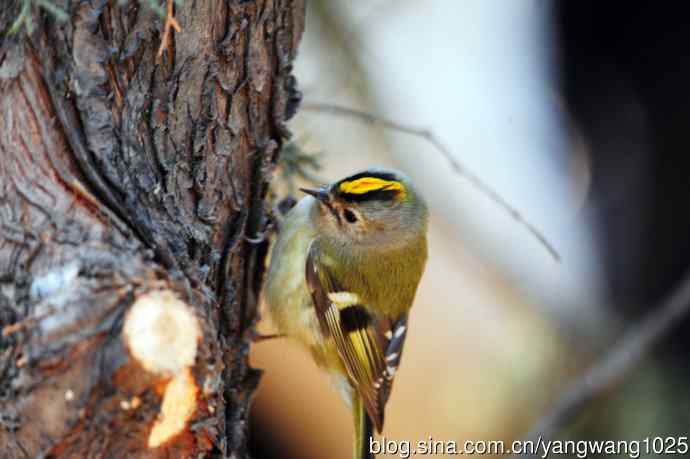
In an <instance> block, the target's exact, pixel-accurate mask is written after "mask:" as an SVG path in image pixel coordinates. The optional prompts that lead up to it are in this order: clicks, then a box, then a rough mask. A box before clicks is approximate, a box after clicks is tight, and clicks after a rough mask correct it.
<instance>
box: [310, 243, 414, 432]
mask: <svg viewBox="0 0 690 459" xmlns="http://www.w3.org/2000/svg"><path fill="white" fill-rule="evenodd" d="M306 280H307V285H308V286H309V290H310V292H311V295H312V299H313V301H314V307H315V309H316V315H317V317H318V319H319V323H320V325H321V332H322V333H323V335H324V338H326V339H328V338H332V339H333V341H334V342H335V345H336V348H337V350H338V354H339V356H340V359H341V360H342V362H343V364H344V366H345V368H346V369H347V373H348V376H349V379H350V383H351V384H352V386H353V387H354V388H355V390H356V391H357V392H358V393H359V395H360V396H361V397H362V400H363V401H364V406H365V408H366V410H367V413H368V414H369V417H370V419H371V420H372V422H373V423H374V426H375V427H376V430H377V431H378V432H381V430H382V428H383V414H384V408H385V405H386V402H387V401H388V397H389V395H390V391H391V388H392V385H393V379H394V377H395V372H396V370H397V369H398V365H399V363H400V358H401V356H402V349H403V344H404V342H405V336H406V332H407V314H402V315H401V316H399V317H395V318H393V317H387V316H385V315H377V314H372V313H371V312H370V311H372V310H373V309H375V308H372V307H371V306H372V305H364V304H361V303H360V299H359V295H358V294H357V292H349V291H346V290H344V289H343V288H342V286H341V284H340V283H339V281H338V279H337V277H336V276H335V275H334V273H333V272H332V270H330V269H329V268H328V266H327V265H326V264H324V263H322V262H320V260H319V251H318V248H317V246H316V244H312V246H311V247H310V249H309V256H308V257H307V264H306ZM367 306H369V307H367Z"/></svg>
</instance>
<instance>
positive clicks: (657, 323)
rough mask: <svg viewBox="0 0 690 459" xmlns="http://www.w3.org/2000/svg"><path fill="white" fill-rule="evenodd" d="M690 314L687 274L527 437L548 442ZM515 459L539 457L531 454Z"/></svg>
mask: <svg viewBox="0 0 690 459" xmlns="http://www.w3.org/2000/svg"><path fill="white" fill-rule="evenodd" d="M689 313H690V273H687V274H686V276H685V277H684V278H683V281H682V282H681V283H680V285H679V286H678V287H677V288H676V290H675V291H674V292H673V293H672V294H670V295H669V296H668V297H667V298H666V299H665V300H664V301H662V303H661V304H660V305H659V306H657V307H655V308H654V309H653V310H652V311H650V312H649V313H648V315H647V317H645V318H644V319H642V321H641V322H640V323H638V324H637V325H635V326H633V327H632V328H631V329H630V330H629V331H628V332H626V333H625V335H624V336H623V337H622V338H621V339H620V341H619V342H618V343H617V344H616V345H615V346H614V347H613V349H612V350H611V351H610V352H609V353H608V354H607V355H605V356H604V357H603V358H602V359H601V361H600V362H599V363H598V364H596V365H594V366H593V367H592V368H590V369H589V370H588V371H587V372H586V373H585V374H584V375H583V376H582V377H581V378H580V379H579V380H577V381H576V382H575V383H574V384H573V385H572V386H571V387H570V389H568V390H567V391H566V392H565V393H564V395H563V396H562V397H561V398H560V399H559V401H558V402H557V403H556V405H555V406H554V407H553V409H552V410H551V412H550V413H548V414H547V415H546V416H544V417H543V418H542V419H541V420H540V421H539V422H538V423H537V424H536V426H535V427H534V429H532V431H531V432H530V433H529V434H528V435H527V438H528V440H532V441H533V443H532V444H533V445H536V444H537V440H538V439H539V438H541V439H542V441H548V440H549V439H550V438H553V437H554V436H555V435H557V434H558V433H559V432H560V431H562V430H563V429H564V428H565V427H567V426H568V425H569V424H570V423H571V422H572V421H574V420H575V419H576V418H577V416H578V415H579V414H580V413H581V412H582V411H583V410H584V409H585V408H586V407H587V405H588V404H589V403H590V402H591V401H592V400H594V399H596V398H597V397H599V396H601V395H602V394H603V393H604V392H605V391H606V390H609V389H611V388H613V387H614V386H616V385H617V384H619V383H620V382H621V381H622V380H623V379H624V377H625V376H626V374H627V373H628V372H630V370H631V369H633V368H634V366H635V365H636V364H638V363H639V362H640V361H641V360H642V359H643V358H644V357H645V356H646V354H648V353H649V352H650V351H651V349H652V348H653V347H654V345H655V344H656V343H658V342H659V340H660V339H662V338H664V337H665V336H666V335H667V334H668V333H670V332H671V331H672V330H673V328H674V327H675V326H676V325H678V324H679V323H680V322H681V321H682V319H684V318H686V317H687V316H688V314H689ZM516 457H539V452H538V451H534V454H524V455H516Z"/></svg>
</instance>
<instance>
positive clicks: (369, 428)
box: [352, 394, 375, 459]
mask: <svg viewBox="0 0 690 459" xmlns="http://www.w3.org/2000/svg"><path fill="white" fill-rule="evenodd" d="M352 414H353V416H352V417H353V418H354V420H355V444H354V454H353V457H354V459H373V458H374V457H375V456H374V455H373V454H372V453H371V452H370V439H371V438H372V435H373V433H374V426H373V424H372V422H371V419H369V415H368V414H367V411H366V409H365V408H364V401H363V400H362V397H360V395H359V394H354V397H353V400H352Z"/></svg>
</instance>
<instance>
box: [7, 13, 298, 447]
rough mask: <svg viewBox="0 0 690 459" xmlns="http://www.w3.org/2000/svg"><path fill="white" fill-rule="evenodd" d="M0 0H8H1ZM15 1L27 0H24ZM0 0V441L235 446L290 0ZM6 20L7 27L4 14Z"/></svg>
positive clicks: (288, 99) (280, 132)
mask: <svg viewBox="0 0 690 459" xmlns="http://www.w3.org/2000/svg"><path fill="white" fill-rule="evenodd" d="M5 1H7V0H5ZM23 1H29V0H23ZM22 3H23V2H20V1H16V0H13V1H9V2H8V3H3V5H2V6H1V7H0V329H1V330H2V333H1V335H0V457H2V458H25V457H32V458H33V457H61V458H62V457H74V458H85V457H113V458H121V457H195V458H196V457H226V456H230V457H238V458H239V457H246V456H247V451H246V438H247V411H248V403H249V398H250V397H251V394H252V391H253V390H254V388H255V387H256V384H257V382H258V379H259V373H258V372H257V371H256V370H253V369H251V368H250V367H249V366H248V361H247V351H248V346H249V339H250V333H251V327H252V323H253V320H254V314H255V313H254V311H255V306H256V298H257V295H258V290H259V288H260V281H261V274H262V271H263V256H264V254H265V252H266V250H265V249H266V243H265V242H261V237H260V236H261V235H262V234H263V231H264V229H265V225H266V214H265V210H264V207H265V206H264V198H265V196H266V190H267V183H268V180H269V179H270V177H271V172H272V168H273V166H274V164H275V162H276V160H277V157H278V152H279V150H280V146H281V141H282V139H284V138H285V137H286V136H287V134H288V133H287V130H286V129H285V126H284V122H285V121H286V120H287V119H288V118H289V117H290V116H291V115H292V114H293V113H294V111H295V109H296V105H297V103H298V101H299V97H298V96H299V94H298V93H297V91H296V90H295V81H294V78H293V77H292V75H291V62H292V60H293V58H294V57H295V53H296V49H297V45H298V43H299V40H300V37H301V33H302V30H303V26H304V3H303V0H256V1H241V0H184V3H183V4H182V5H177V4H176V6H175V11H174V14H175V17H176V18H177V21H178V22H179V24H180V25H181V27H182V30H181V32H178V33H174V34H173V35H172V36H171V37H170V38H171V39H170V41H169V43H168V46H167V48H166V49H165V50H164V52H163V55H162V56H161V57H157V51H158V48H159V46H160V44H161V37H162V33H161V32H162V30H163V22H164V20H162V19H161V18H160V17H159V16H158V15H157V14H156V13H155V12H153V11H151V10H150V9H149V8H147V7H146V6H145V4H146V3H147V0H141V1H136V0H129V2H128V3H127V4H125V5H122V6H120V5H119V3H118V1H116V0H111V1H107V0H90V1H89V0H83V1H70V0H54V3H55V4H56V5H57V6H58V7H60V8H62V9H63V10H64V11H66V12H67V13H68V15H69V20H68V21H66V22H59V21H57V20H56V19H55V17H54V16H53V15H52V14H50V13H49V12H46V11H44V10H38V9H37V8H38V7H36V6H34V7H32V8H33V10H32V17H33V24H34V29H33V31H32V32H31V33H30V34H29V33H27V30H28V29H26V28H24V29H22V30H20V32H19V33H17V34H15V35H8V34H7V33H6V31H7V30H8V28H9V26H10V24H12V22H13V21H14V20H15V18H16V17H17V16H18V15H19V12H20V9H21V6H22V5H21V4H22ZM2 31H4V32H2Z"/></svg>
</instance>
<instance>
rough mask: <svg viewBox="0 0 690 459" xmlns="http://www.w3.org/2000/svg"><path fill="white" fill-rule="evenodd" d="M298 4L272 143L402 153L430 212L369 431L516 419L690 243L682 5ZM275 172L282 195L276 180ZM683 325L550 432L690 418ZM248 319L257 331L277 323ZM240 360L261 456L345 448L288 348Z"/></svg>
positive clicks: (391, 161) (642, 305)
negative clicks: (299, 102)
mask: <svg viewBox="0 0 690 459" xmlns="http://www.w3.org/2000/svg"><path fill="white" fill-rule="evenodd" d="M307 3H308V12H307V28H306V32H305V36H304V39H303V42H302V46H301V51H300V56H299V58H298V62H297V69H296V70H297V75H298V78H299V82H300V87H301V89H302V91H303V92H304V102H303V106H302V109H301V110H300V112H299V114H298V115H297V117H296V118H295V119H294V120H293V121H292V122H291V126H290V127H291V129H292V131H293V133H294V138H293V141H294V143H293V144H292V145H291V146H290V150H291V152H292V153H291V154H290V155H285V154H284V157H285V158H287V159H290V158H292V160H293V164H294V161H298V160H299V158H297V156H295V155H300V154H306V155H309V157H310V158H316V159H317V160H318V162H319V163H320V164H321V166H322V168H321V170H318V171H312V174H313V175H315V176H316V177H317V178H318V179H320V180H322V181H324V182H328V181H332V180H335V179H338V178H341V177H343V176H345V175H347V174H350V173H352V172H354V171H356V170H358V169H363V168H366V167H368V166H371V165H387V166H392V167H395V168H398V169H401V170H403V171H404V172H406V173H407V174H408V175H410V176H411V177H412V178H413V180H414V181H415V182H416V183H417V184H418V187H419V188H420V189H421V191H422V193H423V194H424V195H425V196H426V198H427V200H428V202H429V204H430V207H431V212H432V216H431V226H430V234H429V244H430V256H429V264H428V266H427V270H426V273H425V275H424V278H423V279H422V283H421V285H420V288H419V291H418V295H417V299H416V303H415V307H414V308H413V310H412V315H411V327H410V331H409V333H408V338H407V343H406V348H405V356H404V359H403V363H402V366H401V369H400V371H399V372H398V376H397V378H396V382H395V386H394V389H393V393H392V396H391V398H390V401H389V403H388V407H387V410H386V425H385V432H384V435H385V437H386V438H388V439H395V440H409V441H413V442H414V441H417V440H423V439H428V437H429V436H431V437H433V438H434V439H439V440H455V441H456V442H457V443H458V445H460V444H462V442H464V441H465V440H475V441H476V440H505V441H507V442H510V441H512V440H513V439H517V438H521V437H522V436H523V435H524V434H525V433H526V432H527V431H528V430H530V428H531V427H532V426H533V424H534V423H535V422H536V421H537V420H538V419H539V418H540V415H542V414H544V413H545V412H547V411H548V409H549V407H550V406H551V405H552V404H553V403H554V401H555V400H557V399H558V395H559V394H560V393H562V391H563V390H564V389H565V388H566V387H567V386H568V383H569V382H571V381H573V379H574V378H576V377H577V375H579V374H581V373H582V372H583V371H584V369H586V368H587V367H588V366H590V365H591V364H592V363H593V362H596V361H597V360H598V359H599V358H600V356H601V355H603V354H604V353H605V352H606V351H607V350H608V349H609V348H610V347H611V345H612V344H613V343H614V342H615V341H616V340H617V338H618V337H619V336H620V335H621V333H622V332H624V331H625V330H626V329H627V328H628V327H629V326H630V324H632V323H634V322H635V321H637V320H639V318H640V317H642V316H643V315H644V314H646V313H649V312H652V311H653V309H654V306H655V305H656V304H657V303H658V301H659V300H660V299H661V298H663V296H664V295H665V294H666V293H668V292H669V291H670V289H671V288H673V287H674V285H675V284H676V282H677V281H678V280H679V279H680V277H681V276H682V275H683V274H684V272H685V269H686V265H687V264H688V260H689V259H690V257H689V255H690V243H689V242H688V240H689V238H688V234H689V231H690V208H689V204H690V199H689V197H690V194H689V192H690V181H689V180H688V172H690V154H689V152H690V92H689V91H688V90H687V88H686V86H687V84H688V81H690V65H689V60H688V58H687V55H688V50H687V46H688V43H690V28H689V27H688V26H687V21H686V20H685V19H684V18H685V15H684V14H683V11H682V10H681V8H682V6H681V5H682V3H680V2H679V3H678V4H677V5H678V6H674V5H675V4H674V3H670V2H669V3H665V4H664V6H663V8H661V7H659V6H654V4H653V3H652V2H618V1H611V2H594V1H577V2H575V1H573V2H560V3H559V2H552V1H546V0H511V1H505V0H463V1H454V0H427V1H425V2H414V1H410V0H402V1H391V0H377V1H367V2H364V1H345V0H338V1H333V0H321V1H317V0H309V1H308V2H307ZM323 104H325V105H337V106H344V107H351V108H355V109H358V110H362V111H364V112H367V113H371V114H374V115H376V116H380V117H383V118H386V119H390V120H394V121H396V122H397V123H399V124H401V125H404V126H413V127H416V128H425V129H429V130H430V131H431V132H433V134H434V136H435V137H436V138H437V139H438V140H439V141H440V142H441V143H443V144H444V145H445V146H446V147H447V148H448V150H450V151H451V152H452V154H453V155H454V157H456V158H457V159H458V160H459V161H461V162H462V163H463V164H464V165H465V166H467V167H468V168H469V169H470V170H472V171H473V172H474V173H475V174H476V175H477V176H479V177H480V178H481V179H482V180H483V181H484V182H485V183H487V184H488V185H489V186H490V187H492V188H493V189H495V190H496V191H497V192H498V193H499V194H500V195H501V196H502V197H503V198H504V199H505V200H506V201H508V202H509V203H510V204H511V205H512V206H513V207H515V208H516V209H518V210H519V211H520V213H521V214H522V215H523V216H524V217H525V218H526V219H527V220H529V221H530V222H531V223H532V224H533V225H535V226H536V227H538V228H539V229H540V230H541V231H542V232H543V233H544V235H545V236H546V238H547V239H548V240H549V241H550V242H551V243H552V244H553V245H554V246H555V247H556V248H557V250H558V251H559V253H560V255H561V257H562V261H561V262H560V263H558V262H556V261H554V259H553V258H552V257H550V255H549V253H548V252H547V251H546V250H545V249H544V248H543V247H542V246H541V245H540V244H539V243H538V241H537V240H536V239H535V238H534V237H533V236H532V235H531V234H530V233H529V232H528V231H526V229H525V228H524V227H522V226H520V225H519V224H518V223H516V222H515V220H513V219H512V218H511V217H510V216H509V215H508V214H507V213H506V212H505V211H504V210H502V209H501V208H500V207H499V206H497V205H496V204H495V203H493V202H492V201H491V200H490V199H488V198H487V197H486V196H485V195H483V194H482V193H480V192H478V191H477V190H476V189H475V188H474V187H472V186H471V185H470V184H469V183H468V181H467V180H466V179H465V178H463V177H462V176H459V175H458V174H457V173H455V172H453V170H452V168H451V167H450V166H449V164H448V161H447V160H445V159H444V157H443V156H442V155H441V154H440V152H439V151H438V149H435V148H434V146H433V145H431V144H430V143H429V142H428V141H426V140H425V139H423V138H420V137H419V136H414V135H410V134H408V133H404V132H400V130H395V129H384V128H382V127H381V126H380V125H372V124H367V123H365V122H362V120H358V119H353V118H351V117H346V116H339V115H334V114H333V113H330V112H328V111H327V110H324V105H323ZM307 162H308V160H304V161H302V163H301V164H303V165H304V166H305V167H306V166H308V164H307ZM287 169H289V168H288V167H285V168H284V170H287ZM277 182H278V186H277V187H276V190H275V192H276V194H277V197H278V198H280V197H283V196H284V195H285V193H287V192H288V191H289V188H290V185H291V184H290V180H282V181H281V180H280V179H279V180H277ZM292 185H293V186H294V184H292ZM295 196H296V197H298V198H299V197H300V196H299V193H297V194H296V195H295ZM687 325H688V324H687V323H685V324H681V325H680V326H679V327H677V329H676V333H674V334H673V335H672V336H670V337H669V338H668V339H666V340H665V341H664V342H663V343H662V345H661V346H659V347H658V348H657V351H656V352H655V353H654V354H653V355H652V356H651V357H650V358H648V359H646V360H645V361H644V362H643V363H642V364H641V365H639V366H638V367H637V368H636V370H635V371H634V372H633V373H632V374H631V375H629V376H628V377H627V378H626V380H625V382H624V383H623V384H622V385H621V386H620V387H618V388H616V389H615V390H612V391H610V393H609V394H608V395H607V396H606V397H605V398H604V399H603V400H599V401H597V402H596V403H594V404H593V405H592V406H591V407H590V408H589V409H588V410H587V411H586V412H585V413H583V416H581V417H580V418H579V420H578V422H576V423H575V425H573V426H572V428H570V429H568V430H567V431H566V432H563V433H562V438H571V439H593V438H598V439H617V440H621V439H637V440H642V439H644V438H645V437H653V436H656V435H662V436H667V435H678V434H685V435H687V433H688V426H689V425H690V396H689V395H688V391H687V387H688V382H689V381H690V365H689V362H688V358H687V351H688V348H689V345H690V339H689V338H688V337H687V336H688V335H687V333H685V331H684V330H685V327H686V326H687ZM259 329H260V331H261V332H264V333H270V332H271V331H272V326H271V324H270V321H269V320H268V319H265V320H263V321H262V322H261V323H260V326H259ZM251 358H252V363H253V365H254V366H255V367H258V368H262V369H265V370H266V372H265V374H264V377H263V378H262V380H261V385H260V387H259V390H258V393H257V395H256V397H255V400H254V403H253V411H252V418H251V422H252V429H251V432H252V448H253V451H254V457H256V458H314V459H318V458H336V459H337V458H349V457H351V451H350V448H351V437H352V425H351V419H350V417H349V416H350V412H349V409H347V408H346V407H345V405H344V403H343V402H342V401H341V399H340V397H339V395H338V394H337V392H336V391H335V390H334V389H333V388H332V387H331V384H330V380H329V378H328V377H327V375H325V374H322V373H321V372H320V371H319V370H317V369H316V367H315V366H314V364H313V363H312V362H311V360H310V359H309V357H308V356H307V355H306V354H305V353H304V352H303V351H302V350H301V349H299V348H297V346H296V345H294V344H292V343H290V342H288V341H285V340H273V341H269V342H264V343H260V344H257V345H255V346H253V350H252V357H251Z"/></svg>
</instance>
